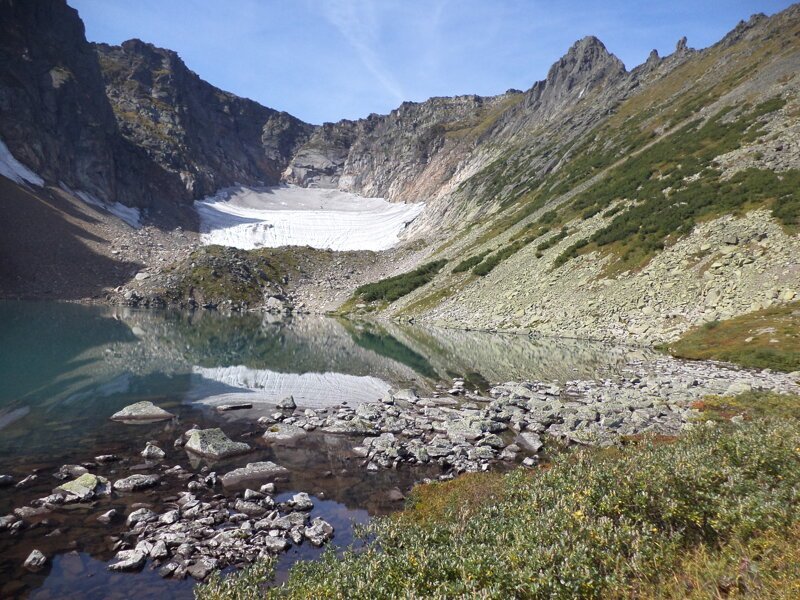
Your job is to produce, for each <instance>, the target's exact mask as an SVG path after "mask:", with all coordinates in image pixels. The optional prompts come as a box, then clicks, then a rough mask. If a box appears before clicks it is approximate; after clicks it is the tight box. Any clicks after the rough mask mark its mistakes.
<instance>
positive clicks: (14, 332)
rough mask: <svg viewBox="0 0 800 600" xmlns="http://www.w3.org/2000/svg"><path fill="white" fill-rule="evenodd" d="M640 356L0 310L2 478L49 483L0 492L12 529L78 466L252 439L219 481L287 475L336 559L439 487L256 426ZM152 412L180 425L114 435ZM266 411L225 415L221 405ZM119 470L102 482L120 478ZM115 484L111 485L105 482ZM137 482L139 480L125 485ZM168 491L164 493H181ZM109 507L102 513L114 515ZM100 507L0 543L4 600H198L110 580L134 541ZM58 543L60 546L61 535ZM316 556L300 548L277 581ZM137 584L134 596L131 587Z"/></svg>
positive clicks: (172, 586)
mask: <svg viewBox="0 0 800 600" xmlns="http://www.w3.org/2000/svg"><path fill="white" fill-rule="evenodd" d="M642 356H643V355H642V353H641V352H640V351H638V350H635V349H629V348H619V347H613V346H608V345H605V344H596V343H588V342H579V341H575V340H553V339H548V340H532V339H529V338H527V337H521V336H508V335H497V334H489V333H480V332H463V331H452V330H441V329H433V328H423V327H412V326H399V325H394V324H391V325H390V324H383V325H378V324H374V323H352V322H348V321H341V320H336V319H332V318H324V317H302V318H294V319H289V320H274V319H272V318H271V317H265V316H263V315H237V316H224V315H220V314H217V313H213V312H198V313H185V312H168V311H160V312H159V311H139V310H131V309H120V308H108V307H97V306H83V305H77V304H56V303H22V302H3V303H0V473H7V474H10V475H12V476H14V477H15V478H16V479H17V480H20V479H22V478H24V477H25V476H27V475H29V474H30V473H32V472H36V473H37V475H38V479H37V480H36V482H34V483H33V484H32V485H31V486H30V487H27V488H24V489H22V490H17V489H15V488H13V487H11V488H4V489H0V515H3V514H7V513H9V512H11V511H12V510H13V509H14V508H15V507H19V506H22V505H24V504H27V503H29V502H30V501H31V500H33V499H35V498H38V497H41V496H45V495H47V494H48V493H50V490H51V489H52V488H53V487H55V485H57V481H56V480H55V479H54V478H53V477H52V473H53V471H55V470H56V469H58V467H60V466H61V465H62V464H66V463H83V462H87V461H91V460H92V457H94V456H96V455H99V454H108V453H115V454H118V455H120V456H125V457H131V460H135V459H136V457H137V456H138V453H139V452H140V451H141V449H142V448H143V447H144V445H145V443H146V442H147V441H149V440H153V441H156V442H158V444H159V446H161V447H162V448H164V449H165V450H166V451H167V457H166V462H167V464H169V465H170V466H171V465H173V464H180V465H182V466H183V467H185V468H187V469H189V470H196V469H198V468H200V466H201V465H197V464H191V463H190V461H189V460H188V457H187V455H186V454H185V453H184V452H183V451H182V450H180V449H177V450H176V449H174V448H173V444H172V442H173V440H174V439H175V438H176V437H177V436H178V435H179V434H180V433H182V432H183V431H185V430H187V429H189V427H190V426H191V425H193V424H197V425H200V426H219V427H222V428H223V429H224V430H225V431H226V433H228V434H229V435H230V436H231V437H233V438H234V439H236V438H237V436H238V437H242V436H244V438H246V439H248V441H250V440H252V442H251V443H252V444H254V445H256V447H257V449H256V452H255V453H251V454H248V455H247V456H246V457H244V458H241V457H240V458H238V459H231V460H229V461H227V462H224V463H221V464H217V465H214V469H216V470H217V471H221V472H225V470H226V469H228V468H234V467H236V466H240V465H241V464H243V463H245V462H253V461H255V460H274V461H275V462H277V463H279V464H282V465H284V466H286V467H287V468H289V469H290V472H291V475H290V476H289V478H288V481H286V482H283V483H282V484H281V485H280V487H279V492H280V493H281V494H284V495H288V494H291V493H293V492H295V491H306V492H309V493H310V494H312V496H314V498H315V505H316V506H315V512H314V514H315V515H316V514H318V515H320V516H322V517H323V518H326V519H327V520H329V521H331V522H332V523H333V524H334V526H335V527H336V538H335V543H336V544H337V545H340V546H346V545H348V544H349V543H351V542H352V540H353V537H352V525H353V523H364V522H366V521H367V520H368V519H369V518H370V517H371V516H374V515H380V514H385V513H387V512H391V511H393V510H397V509H398V508H400V506H401V503H400V504H398V502H397V501H393V500H391V499H389V490H391V489H393V488H400V489H401V491H403V492H407V491H408V490H409V489H410V487H411V486H412V485H413V483H414V481H416V480H418V479H420V478H421V477H422V476H425V475H426V474H430V473H423V472H420V471H418V470H417V471H415V470H411V469H405V470H404V469H399V470H397V471H386V472H380V473H367V472H366V471H365V469H364V468H363V467H362V466H361V465H360V461H359V460H357V459H356V457H355V456H354V455H353V454H352V452H351V448H352V446H354V445H356V443H357V442H358V441H360V440H358V439H355V440H354V439H349V438H346V437H342V436H332V435H322V434H312V435H309V436H307V438H304V439H303V440H301V441H300V442H298V443H297V444H296V445H294V446H287V447H269V446H261V445H259V444H258V438H259V436H260V433H261V430H262V429H263V428H259V427H258V426H257V425H255V423H254V422H255V420H256V419H257V417H258V416H259V415H261V414H267V413H269V412H272V406H273V403H274V401H275V400H277V399H280V398H281V397H283V396H285V395H288V394H289V393H291V394H292V395H293V396H294V397H295V399H296V401H297V402H298V405H299V406H300V407H301V408H303V407H304V406H311V407H319V406H335V405H339V404H341V403H344V402H346V403H348V405H350V406H353V405H355V404H357V403H358V402H361V401H368V400H375V399H377V398H379V397H380V396H381V395H382V394H383V392H384V391H385V390H387V389H389V388H390V387H409V386H411V387H415V388H417V389H419V390H421V391H423V392H424V391H432V390H433V389H434V388H435V386H437V385H447V383H448V382H449V381H450V380H451V378H452V377H455V376H460V377H465V378H466V379H467V381H468V383H469V385H470V386H471V387H474V388H476V389H483V390H485V389H487V388H488V386H490V385H491V384H492V383H496V382H502V381H508V380H513V379H521V378H537V379H548V380H550V379H553V380H565V379H575V378H581V377H598V376H600V377H602V376H604V375H607V374H609V373H610V372H613V371H614V370H615V369H617V368H619V367H621V366H622V365H623V364H624V363H625V362H627V361H628V360H630V359H632V358H641V357H642ZM140 400H151V401H153V402H155V403H156V404H158V405H159V406H162V407H163V408H166V409H167V410H169V411H171V412H173V413H175V414H176V415H177V419H176V420H174V421H171V422H167V423H156V424H150V425H134V426H132V425H125V424H120V423H115V422H112V421H110V420H109V417H110V416H111V415H112V414H113V413H114V412H116V411H117V410H119V409H121V408H122V407H124V406H126V405H128V404H131V403H133V402H137V401H140ZM231 400H236V401H240V400H245V401H248V402H251V403H253V405H254V408H253V409H252V410H249V411H236V412H233V413H223V414H220V413H218V412H217V411H215V410H214V409H213V407H214V406H215V405H216V404H219V403H224V402H229V401H231ZM118 468H119V467H115V466H113V465H112V466H107V467H98V468H93V469H92V470H93V472H96V473H98V474H101V475H106V476H108V477H109V478H114V477H115V476H116V475H117V473H116V471H115V469H118ZM103 469H105V471H104V470H103ZM126 474H127V473H126ZM179 489H182V488H178V487H176V488H175V489H174V490H170V489H160V490H159V493H160V494H162V495H163V494H164V493H169V492H173V493H174V492H176V491H178V490H179ZM159 501H160V500H159V498H158V497H157V496H155V495H154V493H153V492H151V493H143V494H140V495H132V496H130V497H127V498H124V499H113V500H109V501H108V504H109V506H114V507H117V508H119V509H121V510H123V511H127V510H129V509H130V505H131V504H133V503H135V502H148V503H153V504H158V502H159ZM107 509H108V508H107V507H106V506H105V504H104V505H103V506H102V510H107ZM99 512H100V509H99V508H98V507H94V508H87V509H81V510H74V511H61V512H54V513H52V514H49V515H46V516H45V517H44V518H41V519H35V520H34V521H35V522H36V526H35V527H30V528H27V529H25V530H24V531H23V532H22V533H21V534H19V535H17V536H11V535H9V534H8V533H7V532H0V597H3V598H6V597H34V598H64V597H75V598H106V597H140V598H149V597H160V598H168V597H175V598H183V597H187V598H188V597H191V587H192V582H191V581H182V582H175V581H165V580H162V579H161V578H160V577H159V576H158V575H157V574H156V573H155V572H154V571H151V570H148V568H147V567H146V568H145V570H144V571H142V572H141V573H138V574H113V575H112V574H110V573H109V572H108V571H107V570H106V568H105V567H106V564H107V562H108V561H109V560H110V559H111V558H112V557H113V555H114V553H113V552H112V551H111V549H110V546H111V544H110V542H109V540H108V536H109V535H117V534H119V533H120V531H121V525H117V526H114V525H111V526H103V525H101V524H99V523H98V522H97V521H96V516H97V514H99ZM54 531H55V532H56V533H55V534H53V532H54ZM33 548H38V549H40V550H41V551H43V552H44V553H45V554H46V555H47V556H48V557H49V558H50V559H51V560H50V562H49V563H48V567H47V568H46V569H44V570H43V571H41V572H39V573H36V574H30V573H27V572H26V571H25V570H24V569H22V567H21V565H22V562H23V561H24V559H25V557H26V556H27V555H28V553H29V552H30V551H31V549H33ZM317 554H318V551H317V550H315V549H311V548H309V547H307V546H301V547H299V548H293V549H292V550H291V551H290V552H288V553H287V554H286V555H284V557H283V558H282V560H281V565H280V573H281V575H283V574H284V573H285V570H286V568H288V566H289V565H290V564H291V563H292V562H294V561H296V560H299V559H309V558H313V557H314V556H316V555H317ZM134 582H135V586H133V587H132V586H131V584H132V583H134Z"/></svg>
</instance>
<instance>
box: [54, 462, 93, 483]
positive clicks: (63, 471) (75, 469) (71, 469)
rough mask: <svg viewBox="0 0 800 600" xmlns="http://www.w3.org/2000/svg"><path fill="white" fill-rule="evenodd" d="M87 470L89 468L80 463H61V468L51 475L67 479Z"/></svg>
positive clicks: (78, 475)
mask: <svg viewBox="0 0 800 600" xmlns="http://www.w3.org/2000/svg"><path fill="white" fill-rule="evenodd" d="M88 472H89V470H88V469H87V468H86V467H82V466H81V465H61V468H60V469H58V471H56V472H55V473H54V474H53V477H55V478H56V479H61V480H64V479H69V478H70V477H72V478H75V477H80V476H81V475H83V474H84V473H88Z"/></svg>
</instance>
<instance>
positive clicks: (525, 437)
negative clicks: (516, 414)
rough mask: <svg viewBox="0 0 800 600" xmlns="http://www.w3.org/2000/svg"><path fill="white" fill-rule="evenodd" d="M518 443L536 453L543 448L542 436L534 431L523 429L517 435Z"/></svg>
mask: <svg viewBox="0 0 800 600" xmlns="http://www.w3.org/2000/svg"><path fill="white" fill-rule="evenodd" d="M517 444H519V445H520V446H522V447H523V448H525V449H526V450H528V451H530V452H533V453H534V454H535V453H536V452H538V451H539V450H541V449H542V445H543V444H542V438H540V437H539V435H538V434H536V433H533V432H532V431H523V432H521V433H520V434H519V435H518V436H517Z"/></svg>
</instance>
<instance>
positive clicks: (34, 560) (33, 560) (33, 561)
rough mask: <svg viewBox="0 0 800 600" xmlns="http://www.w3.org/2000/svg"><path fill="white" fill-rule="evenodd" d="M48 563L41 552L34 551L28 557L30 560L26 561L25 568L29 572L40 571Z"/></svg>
mask: <svg viewBox="0 0 800 600" xmlns="http://www.w3.org/2000/svg"><path fill="white" fill-rule="evenodd" d="M46 563H47V557H46V556H45V555H44V554H42V553H41V552H40V551H39V550H35V549H34V550H32V551H31V553H30V554H29V555H28V558H26V559H25V562H24V563H23V566H24V567H25V568H26V569H28V570H29V571H34V572H35V571H39V570H41V568H42V567H44V565H45V564H46Z"/></svg>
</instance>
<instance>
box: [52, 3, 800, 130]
mask: <svg viewBox="0 0 800 600" xmlns="http://www.w3.org/2000/svg"><path fill="white" fill-rule="evenodd" d="M68 1H69V4H70V5H71V6H73V7H74V8H77V9H78V11H79V12H80V15H81V17H82V18H83V20H84V22H85V24H86V36H87V38H88V39H89V40H91V41H97V42H107V43H111V44H119V43H120V42H122V41H124V40H127V39H130V38H133V37H138V38H140V39H142V40H144V41H147V42H151V43H153V44H156V45H157V46H161V47H165V48H170V49H172V50H175V51H177V52H178V53H179V54H180V55H181V57H182V58H183V60H184V61H185V62H186V64H187V65H188V66H189V68H190V69H192V70H193V71H195V72H196V73H198V74H199V75H200V76H201V77H202V78H203V79H205V80H207V81H209V82H210V83H212V84H214V85H216V86H217V87H220V88H222V89H224V90H228V91H231V92H233V93H235V94H238V95H240V96H246V97H249V98H252V99H254V100H257V101H258V102H261V103H262V104H265V105H267V106H270V107H272V108H276V109H279V110H285V111H287V112H290V113H292V114H293V115H295V116H297V117H300V118H301V119H304V120H306V121H309V122H311V123H321V122H323V121H337V120H339V119H342V118H350V119H356V118H360V117H365V116H367V115H368V114H369V113H373V112H376V113H386V112H389V111H390V110H391V109H393V108H395V107H397V106H398V105H399V104H400V102H402V101H403V100H414V101H421V100H425V99H426V98H429V97H431V96H452V95H455V94H470V93H476V94H481V95H490V94H498V93H501V92H503V91H505V90H507V89H508V88H518V89H523V90H524V89H528V88H529V87H530V86H531V85H532V84H533V82H535V81H537V80H539V79H543V78H544V77H545V75H546V74H547V70H548V69H549V67H550V65H551V64H552V63H553V62H555V61H556V60H557V59H558V58H559V57H560V56H561V55H563V54H564V52H565V51H566V50H567V49H568V48H569V46H571V45H572V43H573V42H574V41H575V40H577V39H579V38H581V37H583V36H585V35H590V34H591V35H596V36H597V37H599V38H600V39H601V40H602V41H603V42H604V43H605V45H606V47H607V48H608V49H609V50H610V51H611V52H613V53H614V54H616V55H617V56H618V57H619V58H621V59H622V61H623V62H624V63H625V65H626V66H627V67H628V68H629V69H630V68H632V67H634V66H636V65H637V64H639V63H641V62H643V61H644V60H645V59H646V58H647V54H648V53H649V52H650V50H651V49H653V48H656V49H657V50H658V51H659V53H660V54H661V55H662V56H663V55H665V54H669V53H670V52H672V51H673V50H674V48H675V43H676V41H677V40H678V39H679V38H680V37H681V36H683V35H685V36H687V37H688V41H689V45H690V46H692V47H694V48H703V47H706V46H708V45H710V44H713V43H714V42H716V41H717V40H719V39H720V38H721V37H722V36H723V35H724V34H725V33H727V32H728V31H729V30H730V29H732V28H733V27H734V26H735V25H736V23H738V22H739V20H740V19H747V18H748V17H749V16H750V15H751V14H753V13H756V12H764V13H766V14H773V13H775V12H778V11H779V10H782V9H783V8H786V7H787V6H789V5H790V4H791V2H790V1H789V0H759V1H755V0H750V1H747V0H670V1H667V2H664V1H658V2H648V1H647V0H639V1H637V2H632V1H620V0H603V1H602V2H601V1H596V0H558V1H549V2H546V1H539V0H226V1H225V2H220V1H216V0H137V1H136V2H130V0H68Z"/></svg>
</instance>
